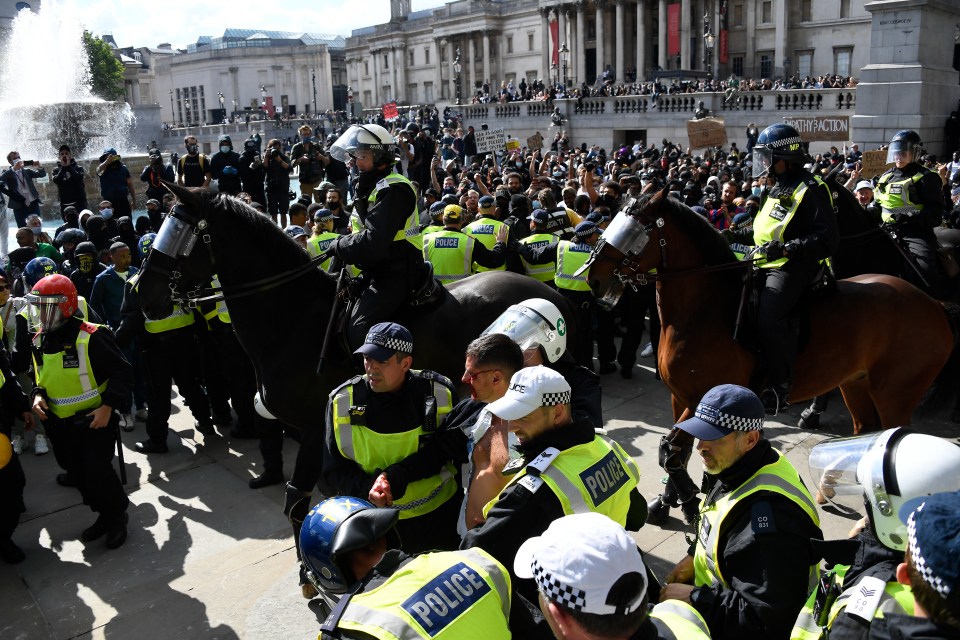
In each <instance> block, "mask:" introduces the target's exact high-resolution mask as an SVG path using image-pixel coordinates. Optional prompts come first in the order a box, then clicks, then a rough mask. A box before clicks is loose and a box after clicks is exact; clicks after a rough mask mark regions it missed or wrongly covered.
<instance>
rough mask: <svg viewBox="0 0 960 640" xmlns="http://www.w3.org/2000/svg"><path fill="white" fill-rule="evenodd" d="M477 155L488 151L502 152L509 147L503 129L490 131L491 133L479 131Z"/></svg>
mask: <svg viewBox="0 0 960 640" xmlns="http://www.w3.org/2000/svg"><path fill="white" fill-rule="evenodd" d="M476 134H477V153H484V152H487V151H500V150H501V149H503V148H504V147H506V146H507V136H506V135H505V134H504V132H503V129H490V130H489V131H482V130H481V131H477V132H476Z"/></svg>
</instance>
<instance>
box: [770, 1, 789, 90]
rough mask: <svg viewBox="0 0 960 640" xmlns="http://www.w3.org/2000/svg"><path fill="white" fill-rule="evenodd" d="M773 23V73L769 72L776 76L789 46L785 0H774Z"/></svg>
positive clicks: (781, 67)
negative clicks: (774, 34)
mask: <svg viewBox="0 0 960 640" xmlns="http://www.w3.org/2000/svg"><path fill="white" fill-rule="evenodd" d="M773 23H774V26H775V28H776V34H777V35H776V36H775V37H774V40H773V41H774V49H773V73H771V75H772V76H773V77H774V78H775V77H776V76H777V69H783V59H784V58H786V57H787V53H786V50H787V47H788V46H789V45H788V43H787V35H788V33H789V31H788V30H787V3H786V0H774V3H773ZM771 79H772V78H771Z"/></svg>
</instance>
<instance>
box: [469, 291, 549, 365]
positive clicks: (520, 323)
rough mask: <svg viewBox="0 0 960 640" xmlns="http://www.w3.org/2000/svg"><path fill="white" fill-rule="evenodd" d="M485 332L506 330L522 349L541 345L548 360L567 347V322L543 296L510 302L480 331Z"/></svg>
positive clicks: (503, 331) (504, 332)
mask: <svg viewBox="0 0 960 640" xmlns="http://www.w3.org/2000/svg"><path fill="white" fill-rule="evenodd" d="M488 333H503V334H506V335H507V336H510V339H511V340H513V341H514V342H516V343H517V344H518V345H520V348H521V349H523V350H524V351H526V350H527V349H534V348H536V347H542V348H543V354H544V356H546V358H547V360H549V361H550V362H556V361H557V360H559V359H560V357H561V356H563V354H564V353H565V352H566V350H567V322H566V320H564V319H563V314H561V313H560V310H559V309H557V306H556V305H555V304H553V303H552V302H550V301H549V300H544V299H543V298H530V299H529V300H524V301H523V302H521V303H519V304H515V305H511V306H510V308H508V309H507V310H506V311H504V312H503V313H501V314H500V317H498V318H497V319H496V320H494V321H493V324H491V325H490V326H489V327H487V328H486V329H485V330H484V332H483V334H481V335H486V334H488Z"/></svg>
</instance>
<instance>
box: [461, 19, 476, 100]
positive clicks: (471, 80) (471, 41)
mask: <svg viewBox="0 0 960 640" xmlns="http://www.w3.org/2000/svg"><path fill="white" fill-rule="evenodd" d="M476 42H477V38H476V34H474V33H472V32H471V33H468V34H467V50H468V53H467V56H468V58H467V69H468V70H469V73H468V74H467V84H466V85H465V86H464V88H465V89H466V91H464V92H463V102H464V104H470V103H471V102H473V94H474V93H476V91H477V90H476V86H477V45H476Z"/></svg>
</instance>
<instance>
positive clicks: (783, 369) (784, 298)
mask: <svg viewBox="0 0 960 640" xmlns="http://www.w3.org/2000/svg"><path fill="white" fill-rule="evenodd" d="M819 271H820V265H819V264H818V263H816V262H810V261H801V260H790V261H788V262H787V263H786V264H785V265H783V267H782V268H780V269H766V270H765V272H766V273H765V276H766V277H765V279H764V284H763V288H762V289H761V290H760V308H759V312H758V317H757V320H758V323H759V327H758V337H759V340H760V348H761V350H762V351H763V358H764V362H765V364H766V368H767V378H768V380H769V386H770V387H773V388H775V389H777V390H778V391H788V390H789V388H790V385H791V384H792V383H793V365H794V361H795V360H796V358H797V323H796V322H793V316H794V314H795V312H796V309H797V304H798V303H799V302H800V298H801V297H802V296H803V294H804V293H805V292H806V291H807V289H808V288H809V287H810V283H811V282H812V280H813V278H814V277H815V276H816V275H817V273H818V272H819Z"/></svg>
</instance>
